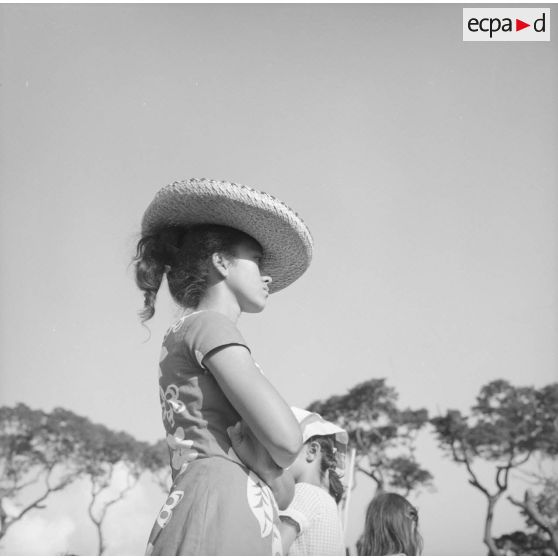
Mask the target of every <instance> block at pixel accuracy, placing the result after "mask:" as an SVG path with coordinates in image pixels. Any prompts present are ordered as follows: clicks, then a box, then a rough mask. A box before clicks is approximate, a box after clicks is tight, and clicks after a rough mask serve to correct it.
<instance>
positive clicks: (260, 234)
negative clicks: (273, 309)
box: [142, 179, 313, 293]
mask: <svg viewBox="0 0 558 558" xmlns="http://www.w3.org/2000/svg"><path fill="white" fill-rule="evenodd" d="M201 224H215V225H225V226H228V227H232V228H235V229H238V230H240V231H242V232H244V233H246V234H248V235H250V236H251V237H252V238H254V239H255V240H257V241H258V242H259V243H260V245H261V247H262V249H263V260H262V263H261V269H262V273H263V274H265V275H270V276H271V278H272V282H271V285H270V288H269V291H270V293H274V292H277V291H280V290H281V289H284V288H285V287H287V286H288V285H290V284H291V283H293V282H294V281H296V280H297V279H298V278H299V277H300V276H301V275H302V274H303V273H304V272H305V271H306V270H307V269H308V266H309V265H310V262H311V261H312V251H313V241H312V235H311V234H310V231H309V230H308V227H307V226H306V225H305V223H304V222H303V221H302V219H301V218H300V217H299V216H298V215H297V214H296V213H295V212H294V211H293V210H292V209H290V208H289V207H288V206H286V205H285V204H284V203H283V202H281V201H279V200H278V199H276V198H274V197H273V196H270V195H269V194H266V193H265V192H259V191H257V190H253V189H252V188H249V187H247V186H243V185H241V184H235V183H231V182H219V181H215V180H208V179H190V180H185V181H182V182H174V183H173V184H170V185H168V186H165V187H164V188H162V189H161V190H160V191H159V192H158V193H157V194H156V195H155V198H154V199H153V201H152V202H151V204H150V205H149V206H148V208H147V210H146V211H145V214H144V216H143V220H142V234H143V235H146V234H152V233H155V232H157V231H158V230H159V229H161V228H163V227H165V226H169V225H175V226H193V225H201Z"/></svg>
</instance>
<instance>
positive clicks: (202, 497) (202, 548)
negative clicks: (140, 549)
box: [146, 457, 282, 556]
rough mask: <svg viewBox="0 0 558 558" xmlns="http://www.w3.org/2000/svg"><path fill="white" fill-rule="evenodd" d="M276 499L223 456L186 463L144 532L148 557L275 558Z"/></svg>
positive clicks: (278, 541)
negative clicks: (146, 533) (229, 557)
mask: <svg viewBox="0 0 558 558" xmlns="http://www.w3.org/2000/svg"><path fill="white" fill-rule="evenodd" d="M278 521H279V518H278V510H277V505H276V503H275V498H274V497H273V494H272V492H271V490H270V488H269V487H268V486H267V485H266V484H265V483H264V482H263V481H262V480H261V479H260V478H259V477H258V476H257V475H255V474H254V473H252V472H251V471H249V470H247V469H246V468H244V467H242V466H241V465H239V464H237V463H235V462H233V461H230V460H228V459H226V458H222V457H208V458H203V459H198V460H196V461H193V462H192V463H190V464H189V465H188V467H187V469H186V470H185V471H184V472H183V473H182V474H180V475H179V476H178V477H177V478H176V480H175V482H174V484H173V486H172V488H171V490H170V493H169V496H168V498H167V501H166V502H165V505H164V506H163V507H162V509H161V511H160V512H159V515H158V517H157V520H156V521H155V525H154V526H153V529H152V531H151V535H150V536H149V542H148V545H147V551H146V554H147V555H154V556H200V555H202V556H203V555H205V556H223V555H227V556H280V555H281V554H282V551H281V536H280V534H279V529H278V528H277V524H278Z"/></svg>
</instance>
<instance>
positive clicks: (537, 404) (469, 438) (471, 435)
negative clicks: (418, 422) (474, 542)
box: [431, 380, 558, 555]
mask: <svg viewBox="0 0 558 558" xmlns="http://www.w3.org/2000/svg"><path fill="white" fill-rule="evenodd" d="M556 416H558V384H551V385H549V386H546V387H544V388H542V389H535V388H533V387H515V386H512V385H511V384H510V383H509V382H507V381H505V380H495V381H493V382H490V383H489V384H487V385H485V386H484V387H482V388H481V390H480V393H479V395H478V396H477V400H476V404H475V405H474V406H473V407H472V409H471V414H470V415H469V416H466V415H463V414H462V413H461V412H460V411H457V410H449V411H447V412H446V414H445V415H443V416H438V417H435V418H433V419H432V421H431V422H432V424H433V425H434V428H435V431H436V435H437V437H438V440H439V443H440V446H441V447H442V448H443V449H444V450H446V451H447V452H448V453H449V455H450V456H451V458H452V459H453V460H454V461H455V462H456V463H459V464H462V465H464V467H465V469H466V471H467V474H468V477H469V479H468V480H469V483H470V484H471V485H472V486H474V487H475V488H477V489H478V490H480V491H481V492H482V493H483V494H484V495H485V497H486V499H487V513H486V520H485V529H484V538H483V540H484V542H485V544H486V545H487V547H488V549H489V552H490V553H491V554H492V555H498V554H500V549H499V548H498V546H497V545H496V543H495V540H494V537H493V535H492V521H493V516H494V509H495V506H496V504H497V502H498V501H499V499H500V498H501V497H502V495H503V494H504V493H506V491H507V490H508V488H509V483H510V471H512V470H513V469H516V468H518V467H519V466H521V465H523V464H525V463H527V462H528V461H529V459H530V458H531V457H533V456H534V455H537V454H538V455H546V456H555V455H556V454H557V453H558V438H557V436H556V423H555V418H556ZM477 459H480V460H483V461H487V462H490V463H493V464H494V466H495V469H494V485H493V486H492V487H490V486H488V485H487V484H486V483H483V482H481V480H480V478H479V476H478V474H477V472H476V471H475V469H474V462H475V460H477Z"/></svg>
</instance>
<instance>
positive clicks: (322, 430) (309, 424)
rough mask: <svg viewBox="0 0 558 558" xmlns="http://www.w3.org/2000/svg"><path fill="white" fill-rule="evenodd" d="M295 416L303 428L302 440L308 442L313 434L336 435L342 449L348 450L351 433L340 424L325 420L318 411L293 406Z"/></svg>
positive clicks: (338, 444) (337, 442)
mask: <svg viewBox="0 0 558 558" xmlns="http://www.w3.org/2000/svg"><path fill="white" fill-rule="evenodd" d="M291 410H292V412H293V413H294V416H295V417H296V419H297V420H298V423H299V424H300V429H301V430H302V441H303V442H306V441H307V440H309V439H310V438H312V436H335V442H336V445H337V446H340V447H338V449H339V450H340V451H342V452H343V453H345V452H346V451H347V444H348V443H349V435H348V434H347V432H346V431H345V430H343V429H342V428H341V427H340V426H337V425H336V424H334V423H333V422H329V421H327V420H325V419H324V418H323V417H322V416H321V415H319V414H318V413H312V412H310V411H306V410H305V409H299V408H298V407H291Z"/></svg>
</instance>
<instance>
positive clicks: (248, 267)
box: [226, 239, 272, 313]
mask: <svg viewBox="0 0 558 558" xmlns="http://www.w3.org/2000/svg"><path fill="white" fill-rule="evenodd" d="M262 257H263V254H262V249H261V248H260V245H259V244H258V243H257V242H256V241H255V240H252V239H246V240H243V241H241V242H240V243H239V244H237V246H236V248H235V253H234V258H232V259H231V266H230V268H229V273H228V275H227V277H226V282H227V284H228V286H229V289H230V290H231V292H232V293H233V294H234V295H235V297H236V299H237V301H238V304H239V306H240V310H241V311H242V312H249V313H256V312H261V311H262V310H263V309H264V308H265V305H266V302H267V297H268V296H269V285H270V284H271V281H272V279H271V277H270V276H268V275H262V274H261V273H260V264H261V261H262Z"/></svg>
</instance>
